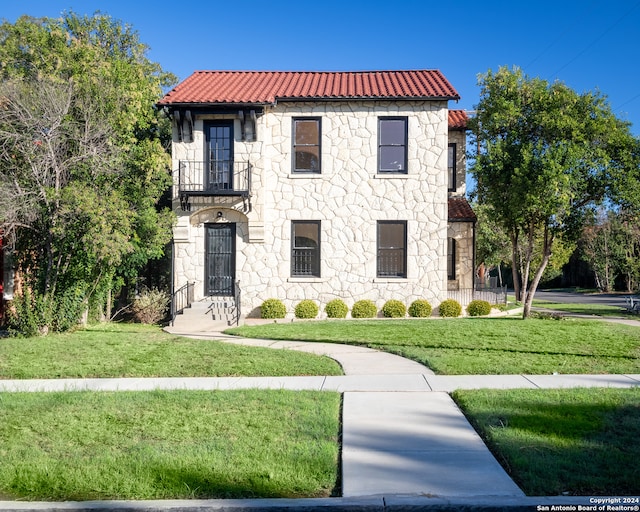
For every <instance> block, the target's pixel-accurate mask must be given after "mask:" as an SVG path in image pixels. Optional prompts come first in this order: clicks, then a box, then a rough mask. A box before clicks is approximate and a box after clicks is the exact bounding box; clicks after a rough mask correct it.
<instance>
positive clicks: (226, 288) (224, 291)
mask: <svg viewBox="0 0 640 512" xmlns="http://www.w3.org/2000/svg"><path fill="white" fill-rule="evenodd" d="M205 230H206V238H205V240H206V242H205V243H206V257H205V294H206V295H209V296H211V295H215V296H233V294H234V283H235V277H236V225H235V224H233V223H224V224H222V223H218V224H205Z"/></svg>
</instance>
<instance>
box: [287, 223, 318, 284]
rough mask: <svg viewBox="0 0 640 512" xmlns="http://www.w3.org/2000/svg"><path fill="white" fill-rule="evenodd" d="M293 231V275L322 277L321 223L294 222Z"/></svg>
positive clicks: (292, 224)
mask: <svg viewBox="0 0 640 512" xmlns="http://www.w3.org/2000/svg"><path fill="white" fill-rule="evenodd" d="M291 231H292V233H291V241H292V242H291V244H292V245H291V275H292V276H293V277H301V276H312V277H320V221H319V220H318V221H308V220H307V221H293V222H292V223H291Z"/></svg>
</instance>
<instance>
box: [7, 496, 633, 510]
mask: <svg viewBox="0 0 640 512" xmlns="http://www.w3.org/2000/svg"><path fill="white" fill-rule="evenodd" d="M545 510H546V511H551V510H563V511H578V510H594V511H598V510H600V511H638V510H640V497H638V496H625V497H605V496H597V497H596V496H594V497H588V496H542V497H525V498H521V497H508V496H507V497H504V496H494V497H492V496H489V497H487V496H479V497H474V496H468V497H454V498H446V497H439V496H427V495H419V496H415V495H411V496H407V495H390V496H364V497H360V498H301V499H284V498H272V499H255V500H251V499H246V500H243V499H233V500H166V501H164V500H150V501H118V500H113V501H66V502H23V501H0V511H1V512H42V511H48V512H274V511H291V512H316V511H317V512H327V511H346V512H392V511H393V512H419V511H425V512H440V511H441V512H445V511H446V512H449V511H452V512H453V511H462V512H465V511H484V512H494V511H495V512H499V511H506V512H531V511H545Z"/></svg>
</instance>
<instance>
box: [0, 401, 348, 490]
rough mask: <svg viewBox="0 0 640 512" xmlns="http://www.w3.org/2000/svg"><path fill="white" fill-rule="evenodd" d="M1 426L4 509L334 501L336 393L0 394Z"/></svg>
mask: <svg viewBox="0 0 640 512" xmlns="http://www.w3.org/2000/svg"><path fill="white" fill-rule="evenodd" d="M0 418H2V421H0V500H2V499H11V500H25V499H26V500H49V501H51V500H53V501H63V500H104V499H137V500H143V499H144V500H147V499H178V498H240V497H242V498H251V497H301V496H306V497H315V496H330V495H332V494H335V493H336V492H339V482H338V469H337V468H338V466H339V447H338V438H339V428H340V427H339V421H340V395H339V394H337V393H329V392H306V391H298V392H293V391H282V390H281V391H256V390H253V391H247V390H244V391H213V392H205V391H154V392H138V393H134V392H114V393H102V392H101V393H91V392H75V393H0Z"/></svg>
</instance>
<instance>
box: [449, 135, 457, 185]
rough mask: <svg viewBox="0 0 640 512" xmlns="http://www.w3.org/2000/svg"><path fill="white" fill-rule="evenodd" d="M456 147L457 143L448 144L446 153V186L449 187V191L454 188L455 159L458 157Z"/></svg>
mask: <svg viewBox="0 0 640 512" xmlns="http://www.w3.org/2000/svg"><path fill="white" fill-rule="evenodd" d="M457 147H458V145H457V144H449V148H448V153H447V187H448V188H449V192H452V191H454V190H455V189H456V160H457V158H458V155H457V151H458V150H457Z"/></svg>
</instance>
